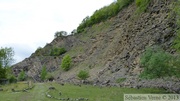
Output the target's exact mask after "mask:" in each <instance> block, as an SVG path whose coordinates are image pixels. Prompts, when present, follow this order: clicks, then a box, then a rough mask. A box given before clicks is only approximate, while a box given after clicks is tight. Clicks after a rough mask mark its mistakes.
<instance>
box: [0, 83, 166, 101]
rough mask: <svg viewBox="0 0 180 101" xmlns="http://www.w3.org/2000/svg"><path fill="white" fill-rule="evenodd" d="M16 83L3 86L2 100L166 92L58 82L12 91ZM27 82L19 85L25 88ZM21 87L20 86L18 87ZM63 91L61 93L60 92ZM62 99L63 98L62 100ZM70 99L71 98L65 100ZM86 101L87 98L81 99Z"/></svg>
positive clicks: (102, 98)
mask: <svg viewBox="0 0 180 101" xmlns="http://www.w3.org/2000/svg"><path fill="white" fill-rule="evenodd" d="M14 85H16V84H10V85H6V86H1V87H0V88H3V89H4V91H0V100H2V101H58V100H56V99H53V98H48V97H47V96H46V92H48V91H49V93H48V94H50V95H52V96H53V97H56V98H65V99H67V98H70V99H72V100H73V101H76V100H75V99H78V98H88V101H123V94H161V93H162V94H164V93H166V91H164V90H161V89H153V88H141V89H134V88H118V87H103V88H100V87H94V86H90V85H82V86H81V87H80V86H74V85H70V84H65V85H64V86H62V85H60V84H58V83H36V84H34V85H35V87H34V88H33V89H31V90H28V91H27V92H12V91H11V89H12V88H16V87H18V86H17V85H16V87H14ZM24 85H25V84H23V83H21V84H19V86H20V87H21V86H22V89H23V88H24V87H23V86H24ZM49 87H55V90H49ZM18 89H20V88H18ZM59 93H61V95H60V94H59ZM61 101H62V100H61ZM64 101H69V100H64ZM81 101H85V100H81Z"/></svg>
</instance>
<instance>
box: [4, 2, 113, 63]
mask: <svg viewBox="0 0 180 101" xmlns="http://www.w3.org/2000/svg"><path fill="white" fill-rule="evenodd" d="M113 1H114V0H1V1H0V47H13V48H14V50H15V54H16V55H15V59H16V61H17V62H19V61H21V60H22V59H24V58H27V57H28V56H30V54H32V53H33V52H34V51H35V50H36V49H37V48H38V47H39V46H41V47H43V46H44V45H45V44H46V43H49V42H51V41H52V40H53V38H54V33H55V32H56V31H61V30H64V31H67V32H69V33H70V32H71V31H72V30H73V29H76V28H77V26H78V25H79V24H80V23H81V21H82V20H83V18H85V17H86V16H88V15H92V14H93V12H94V11H95V10H97V9H99V8H101V7H103V6H105V5H108V4H110V3H111V2H113Z"/></svg>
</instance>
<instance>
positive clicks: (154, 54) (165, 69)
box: [140, 47, 173, 79]
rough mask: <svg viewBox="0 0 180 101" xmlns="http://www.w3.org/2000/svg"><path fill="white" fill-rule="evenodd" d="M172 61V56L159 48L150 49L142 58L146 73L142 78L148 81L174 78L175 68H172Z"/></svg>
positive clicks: (143, 73) (142, 74)
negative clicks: (168, 77) (166, 77)
mask: <svg viewBox="0 0 180 101" xmlns="http://www.w3.org/2000/svg"><path fill="white" fill-rule="evenodd" d="M172 59H173V57H172V55H170V54H169V53H167V52H165V51H163V50H162V49H160V48H158V47H154V48H148V49H147V50H146V51H145V53H144V54H143V56H142V57H141V66H143V67H144V71H143V72H142V73H141V75H140V76H141V77H142V78H146V79H152V78H160V77H164V76H172V74H173V68H171V66H170V64H171V61H172Z"/></svg>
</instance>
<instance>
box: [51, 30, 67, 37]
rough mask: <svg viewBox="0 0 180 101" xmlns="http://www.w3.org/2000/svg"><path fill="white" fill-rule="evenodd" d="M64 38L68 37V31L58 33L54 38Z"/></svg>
mask: <svg viewBox="0 0 180 101" xmlns="http://www.w3.org/2000/svg"><path fill="white" fill-rule="evenodd" d="M64 36H67V32H66V31H60V32H58V31H57V32H56V33H55V34H54V37H55V38H57V37H64Z"/></svg>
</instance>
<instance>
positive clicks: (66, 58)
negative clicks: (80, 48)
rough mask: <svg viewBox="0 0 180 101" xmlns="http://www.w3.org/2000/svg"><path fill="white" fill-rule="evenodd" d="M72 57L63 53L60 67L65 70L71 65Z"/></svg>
mask: <svg viewBox="0 0 180 101" xmlns="http://www.w3.org/2000/svg"><path fill="white" fill-rule="evenodd" d="M71 64H72V59H71V57H70V55H65V56H64V57H63V59H62V62H61V68H62V69H63V70H65V71H68V70H69V69H70V67H71Z"/></svg>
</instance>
